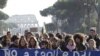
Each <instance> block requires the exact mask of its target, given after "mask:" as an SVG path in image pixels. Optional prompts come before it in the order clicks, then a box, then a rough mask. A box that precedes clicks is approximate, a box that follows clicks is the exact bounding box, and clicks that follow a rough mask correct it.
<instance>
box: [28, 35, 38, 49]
mask: <svg viewBox="0 0 100 56" xmlns="http://www.w3.org/2000/svg"><path fill="white" fill-rule="evenodd" d="M31 40H34V42H35V44H34V47H32V45H31ZM28 44H29V48H37V41H36V39H35V38H34V37H31V38H30V40H29V42H28Z"/></svg>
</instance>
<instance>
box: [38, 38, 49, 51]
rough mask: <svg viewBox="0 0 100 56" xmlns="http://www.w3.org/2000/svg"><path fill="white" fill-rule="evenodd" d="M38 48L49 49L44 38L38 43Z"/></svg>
mask: <svg viewBox="0 0 100 56" xmlns="http://www.w3.org/2000/svg"><path fill="white" fill-rule="evenodd" d="M39 46H40V49H50V45H49V42H48V41H46V40H43V41H41V42H40V43H39Z"/></svg>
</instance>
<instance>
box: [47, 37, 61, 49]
mask: <svg viewBox="0 0 100 56" xmlns="http://www.w3.org/2000/svg"><path fill="white" fill-rule="evenodd" d="M49 43H50V47H51V49H53V50H57V49H60V48H59V44H60V41H59V39H57V38H56V37H54V38H52V40H50V42H49Z"/></svg>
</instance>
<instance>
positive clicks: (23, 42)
mask: <svg viewBox="0 0 100 56" xmlns="http://www.w3.org/2000/svg"><path fill="white" fill-rule="evenodd" d="M20 44H21V46H25V40H24V38H22V40H21V42H20Z"/></svg>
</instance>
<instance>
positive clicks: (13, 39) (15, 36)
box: [11, 35, 19, 42]
mask: <svg viewBox="0 0 100 56" xmlns="http://www.w3.org/2000/svg"><path fill="white" fill-rule="evenodd" d="M17 39H19V38H18V36H17V35H13V36H12V38H11V41H12V42H14V41H15V40H17Z"/></svg>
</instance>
